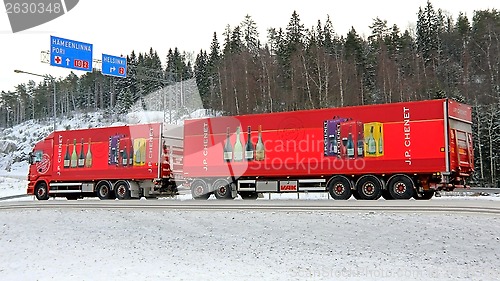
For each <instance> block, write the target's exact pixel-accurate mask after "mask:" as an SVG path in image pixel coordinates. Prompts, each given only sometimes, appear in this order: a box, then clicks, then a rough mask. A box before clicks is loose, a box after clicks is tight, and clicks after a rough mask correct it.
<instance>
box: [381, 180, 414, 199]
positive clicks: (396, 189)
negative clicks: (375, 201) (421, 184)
mask: <svg viewBox="0 0 500 281" xmlns="http://www.w3.org/2000/svg"><path fill="white" fill-rule="evenodd" d="M387 189H388V190H389V193H390V195H391V197H392V198H394V199H403V200H407V199H410V198H411V197H412V196H413V192H414V189H415V184H414V183H413V180H412V179H411V178H409V177H408V176H407V175H394V176H392V177H391V178H390V179H389V182H388V184H387Z"/></svg>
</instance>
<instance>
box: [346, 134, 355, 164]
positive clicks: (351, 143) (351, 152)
mask: <svg viewBox="0 0 500 281" xmlns="http://www.w3.org/2000/svg"><path fill="white" fill-rule="evenodd" d="M349 130H350V131H349V135H348V136H347V157H348V158H354V141H353V139H352V126H351V127H350V129H349Z"/></svg>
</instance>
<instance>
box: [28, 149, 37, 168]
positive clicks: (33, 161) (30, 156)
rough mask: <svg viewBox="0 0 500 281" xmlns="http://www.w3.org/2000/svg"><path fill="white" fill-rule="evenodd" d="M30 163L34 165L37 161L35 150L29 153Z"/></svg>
mask: <svg viewBox="0 0 500 281" xmlns="http://www.w3.org/2000/svg"><path fill="white" fill-rule="evenodd" d="M28 163H30V165H33V164H34V163H35V155H33V152H30V154H29V157H28Z"/></svg>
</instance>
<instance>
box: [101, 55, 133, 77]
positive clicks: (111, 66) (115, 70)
mask: <svg viewBox="0 0 500 281" xmlns="http://www.w3.org/2000/svg"><path fill="white" fill-rule="evenodd" d="M101 72H102V74H103V75H109V76H116V77H122V78H125V77H127V58H122V57H116V56H111V55H106V54H102V68H101Z"/></svg>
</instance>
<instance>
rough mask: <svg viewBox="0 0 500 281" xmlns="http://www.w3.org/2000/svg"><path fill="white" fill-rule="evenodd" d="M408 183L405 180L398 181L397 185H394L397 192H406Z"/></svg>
mask: <svg viewBox="0 0 500 281" xmlns="http://www.w3.org/2000/svg"><path fill="white" fill-rule="evenodd" d="M406 189H407V187H406V184H405V183H404V182H397V183H396V184H395V185H394V192H395V193H397V194H400V195H401V194H405V192H406Z"/></svg>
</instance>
